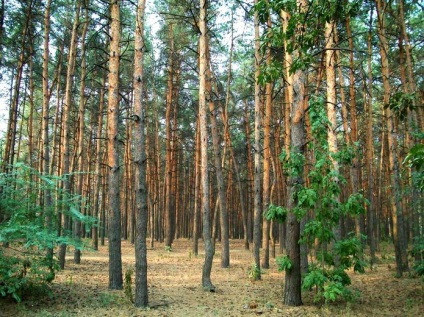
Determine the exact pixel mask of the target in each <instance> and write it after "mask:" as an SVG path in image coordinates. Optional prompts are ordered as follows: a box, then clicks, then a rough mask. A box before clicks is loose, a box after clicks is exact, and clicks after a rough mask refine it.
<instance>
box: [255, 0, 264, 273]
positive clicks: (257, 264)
mask: <svg viewBox="0 0 424 317" xmlns="http://www.w3.org/2000/svg"><path fill="white" fill-rule="evenodd" d="M257 3H258V0H255V4H257ZM254 24H255V132H254V134H255V147H254V153H255V154H254V174H253V177H254V180H253V192H254V221H253V256H254V258H255V270H257V272H256V274H255V278H256V279H257V280H260V279H261V270H260V268H261V263H260V261H261V260H260V253H259V250H260V247H261V220H262V212H261V166H260V164H261V162H260V158H261V153H260V143H261V135H260V129H261V91H260V86H259V75H260V63H261V54H260V51H259V50H260V31H259V16H258V12H257V11H256V10H255V15H254Z"/></svg>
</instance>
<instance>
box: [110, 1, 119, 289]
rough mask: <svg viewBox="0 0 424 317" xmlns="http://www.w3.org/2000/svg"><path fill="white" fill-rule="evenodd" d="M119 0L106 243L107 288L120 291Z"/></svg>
mask: <svg viewBox="0 0 424 317" xmlns="http://www.w3.org/2000/svg"><path fill="white" fill-rule="evenodd" d="M120 4H121V1H119V0H111V27H110V35H111V37H110V55H109V77H108V82H109V94H108V114H107V115H108V124H107V127H108V167H109V171H108V172H109V175H108V179H109V183H108V208H107V209H108V216H109V217H108V224H109V228H108V240H109V288H110V289H122V258H121V211H120V203H119V184H120V177H119V174H120V165H119V139H118V138H119V136H118V133H119V131H118V125H119V120H118V118H119V66H120V43H119V42H120V38H121V20H120Z"/></svg>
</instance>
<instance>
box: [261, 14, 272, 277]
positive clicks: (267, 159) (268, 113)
mask: <svg viewBox="0 0 424 317" xmlns="http://www.w3.org/2000/svg"><path fill="white" fill-rule="evenodd" d="M267 25H268V28H271V26H272V24H271V17H269V18H268V22H267ZM266 64H267V66H271V47H270V44H267V49H266ZM271 117H272V84H271V83H266V85H265V113H264V123H263V125H264V147H263V149H264V160H263V176H262V177H263V183H262V206H263V207H262V210H263V211H265V210H267V209H268V207H269V204H270V192H271V184H270V182H271V171H270V169H271ZM270 229H271V221H269V220H268V219H264V220H263V222H262V249H263V250H264V254H263V258H262V267H263V268H265V269H268V268H269V239H270V237H269V234H270Z"/></svg>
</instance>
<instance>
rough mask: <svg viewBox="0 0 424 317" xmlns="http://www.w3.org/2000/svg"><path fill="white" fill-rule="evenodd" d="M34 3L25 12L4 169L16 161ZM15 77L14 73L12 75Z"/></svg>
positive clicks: (29, 4) (6, 169)
mask: <svg viewBox="0 0 424 317" xmlns="http://www.w3.org/2000/svg"><path fill="white" fill-rule="evenodd" d="M32 4H33V0H29V1H28V8H27V11H26V12H25V15H26V16H25V21H24V25H23V31H22V42H21V47H20V49H21V52H20V54H19V58H18V65H17V67H16V74H15V76H16V77H15V86H14V88H13V94H12V98H11V104H10V106H9V121H8V125H7V131H6V144H5V150H4V155H3V162H2V171H3V172H7V171H9V167H10V165H12V164H13V163H14V162H15V154H16V151H15V144H16V131H17V124H18V114H19V98H20V93H21V82H22V73H23V70H24V67H25V64H26V51H27V47H26V46H27V41H28V36H29V35H28V33H29V31H30V30H29V29H30V25H31V22H32V21H31V20H32V13H33V12H32ZM12 77H13V75H12Z"/></svg>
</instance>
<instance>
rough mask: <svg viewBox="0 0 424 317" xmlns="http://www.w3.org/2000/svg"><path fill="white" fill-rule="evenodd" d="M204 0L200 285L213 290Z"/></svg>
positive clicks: (202, 2)
mask: <svg viewBox="0 0 424 317" xmlns="http://www.w3.org/2000/svg"><path fill="white" fill-rule="evenodd" d="M206 9H207V2H206V0H200V17H199V22H198V23H199V24H198V25H199V31H200V40H199V54H200V63H199V76H200V83H199V125H200V153H201V155H200V162H201V165H200V172H201V173H200V183H201V189H202V214H203V240H204V243H205V262H204V264H203V272H202V287H203V289H205V290H207V291H215V286H213V284H212V281H211V270H212V261H213V256H214V254H215V246H214V244H213V243H212V239H211V220H210V204H209V176H208V149H207V147H208V124H207V105H206V100H207V98H206V75H207V73H206V72H207V67H208V66H207V60H208V59H207V54H208V52H207V25H206Z"/></svg>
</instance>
